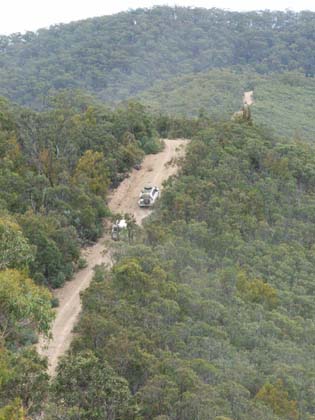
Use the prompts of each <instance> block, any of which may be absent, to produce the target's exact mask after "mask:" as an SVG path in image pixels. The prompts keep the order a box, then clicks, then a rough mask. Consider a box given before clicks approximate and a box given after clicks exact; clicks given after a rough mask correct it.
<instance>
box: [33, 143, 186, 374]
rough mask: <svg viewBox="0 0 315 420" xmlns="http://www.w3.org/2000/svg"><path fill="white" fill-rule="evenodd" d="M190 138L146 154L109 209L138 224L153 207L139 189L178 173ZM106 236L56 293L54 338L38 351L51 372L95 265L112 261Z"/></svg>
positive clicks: (67, 340) (66, 343) (42, 343)
mask: <svg viewBox="0 0 315 420" xmlns="http://www.w3.org/2000/svg"><path fill="white" fill-rule="evenodd" d="M186 144H187V140H184V139H176V140H165V148H164V150H163V151H162V152H161V153H158V154H156V155H148V156H146V157H145V159H144V161H143V164H142V167H141V169H140V170H138V171H137V170H133V171H132V172H131V174H130V177H129V178H127V179H125V180H124V181H123V182H122V183H121V184H120V185H119V187H118V188H117V189H116V190H115V191H114V192H113V193H112V196H111V198H110V201H109V208H110V209H111V211H112V212H114V213H122V214H123V213H131V214H133V215H134V216H135V218H136V221H137V223H138V224H141V221H142V220H143V219H144V218H145V217H146V216H147V215H148V214H149V212H150V211H149V210H146V209H140V208H139V207H138V206H137V200H138V196H139V192H140V190H141V189H142V187H143V185H145V184H152V185H157V186H158V187H161V186H162V183H163V181H164V180H166V179H167V178H168V177H169V176H171V175H173V174H175V173H176V170H177V167H176V165H174V164H170V163H172V161H173V160H174V158H178V157H180V156H181V155H183V153H184V149H185V145H186ZM105 239H106V237H105V236H104V237H103V238H101V239H99V241H98V242H97V243H96V244H95V245H94V246H92V247H90V248H88V249H87V250H85V251H84V257H85V258H86V260H87V267H86V268H85V269H83V270H81V271H79V272H78V273H77V274H76V275H75V276H74V278H73V279H72V280H71V281H69V282H67V283H66V284H65V286H64V287H62V288H61V289H58V290H56V291H55V292H54V295H55V297H56V298H58V299H59V306H58V308H57V309H56V318H55V321H54V323H53V326H52V330H51V334H52V338H51V339H50V340H49V341H47V340H44V339H43V338H41V339H40V340H39V343H38V345H37V349H38V352H39V353H40V354H41V355H43V356H47V358H48V372H49V374H50V375H51V376H53V375H54V374H55V371H56V367H57V364H58V359H59V357H60V356H61V355H63V354H64V353H65V352H66V351H67V349H68V348H69V346H70V343H71V340H72V337H73V334H72V330H73V327H74V325H75V323H76V322H77V319H78V316H79V314H80V311H81V302H80V293H81V292H82V291H83V290H84V289H86V288H87V287H88V286H89V284H90V282H91V280H92V277H93V267H94V266H95V265H97V264H102V263H105V264H109V265H110V264H111V258H110V252H109V250H108V249H106V248H105V246H104V242H105Z"/></svg>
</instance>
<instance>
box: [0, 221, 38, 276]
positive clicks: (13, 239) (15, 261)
mask: <svg viewBox="0 0 315 420" xmlns="http://www.w3.org/2000/svg"><path fill="white" fill-rule="evenodd" d="M33 260H34V249H32V247H31V246H30V244H29V242H28V241H27V239H26V238H25V237H24V236H23V233H22V230H21V228H20V227H19V226H18V224H17V223H15V222H14V221H13V219H12V218H10V217H9V216H2V217H0V270H4V269H6V268H27V267H28V265H29V264H30V263H31V262H32V261H33Z"/></svg>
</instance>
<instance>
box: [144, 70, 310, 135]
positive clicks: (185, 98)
mask: <svg viewBox="0 0 315 420" xmlns="http://www.w3.org/2000/svg"><path fill="white" fill-rule="evenodd" d="M246 90H254V96H255V105H254V106H253V108H252V114H253V118H254V120H255V122H257V123H259V124H263V125H266V126H268V127H269V128H271V129H272V130H274V131H275V133H276V134H277V135H279V136H287V137H292V136H296V137H302V138H305V139H308V140H314V139H315V128H314V109H313V103H314V101H315V79H314V78H312V77H305V76H304V75H303V74H301V73H298V72H284V73H279V74H277V73H272V74H270V75H259V74H258V73H255V72H253V71H250V70H249V69H248V68H234V70H228V69H223V70H210V71H207V72H203V73H199V74H190V75H186V76H182V77H177V78H173V79H171V80H168V81H164V82H158V83H156V84H155V85H153V86H152V87H151V88H150V89H149V90H147V91H145V92H143V93H142V94H141V95H139V96H138V97H137V99H138V100H140V101H141V102H143V103H144V104H145V105H147V106H149V107H150V108H151V109H152V110H153V111H155V112H164V113H167V112H168V113H171V114H173V115H177V116H178V115H186V116H197V114H198V112H199V111H200V110H203V111H205V112H206V113H207V114H208V115H210V116H211V117H212V118H215V119H222V118H225V119H227V118H229V117H230V115H231V114H232V113H233V112H234V111H235V109H239V107H240V105H241V100H240V98H241V95H242V92H244V91H246Z"/></svg>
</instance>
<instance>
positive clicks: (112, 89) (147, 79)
mask: <svg viewBox="0 0 315 420" xmlns="http://www.w3.org/2000/svg"><path fill="white" fill-rule="evenodd" d="M313 22H314V13H311V12H302V13H299V14H296V13H293V12H286V13H284V12H269V11H265V12H248V13H237V12H229V11H224V10H219V9H211V10H206V9H198V8H196V9H191V8H177V7H176V8H170V7H156V8H153V9H149V10H148V9H139V10H135V11H131V12H126V13H120V14H117V15H114V16H105V17H101V18H94V19H88V20H85V21H80V22H75V23H71V24H67V25H58V26H54V27H51V28H50V29H48V30H46V29H41V30H39V31H38V32H36V33H32V32H27V33H26V34H24V35H21V34H13V35H12V36H10V37H5V36H2V37H0V94H2V95H4V96H7V97H9V98H11V99H13V100H15V101H17V102H19V103H22V104H29V105H32V106H36V107H42V106H43V105H44V104H45V96H46V95H47V93H48V92H50V91H53V90H59V89H64V88H80V89H85V90H88V91H90V92H93V93H95V94H97V95H98V96H99V97H100V98H101V99H102V100H104V101H107V102H115V101H117V100H121V99H125V98H128V97H130V96H131V95H135V94H137V93H138V92H141V91H143V90H144V89H146V88H148V87H150V86H151V85H152V83H154V82H155V81H157V80H164V79H169V78H170V77H174V76H175V75H182V74H187V73H197V72H200V71H205V70H207V69H210V68H223V67H229V66H231V65H239V64H241V65H244V64H246V65H247V64H248V65H251V66H254V67H255V69H256V70H258V71H259V72H261V73H266V72H269V71H282V70H285V69H296V68H299V69H300V68H301V69H303V71H304V72H305V73H306V74H313V73H314V64H315V56H314V51H315V41H314V25H313Z"/></svg>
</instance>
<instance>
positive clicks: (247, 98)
mask: <svg viewBox="0 0 315 420" xmlns="http://www.w3.org/2000/svg"><path fill="white" fill-rule="evenodd" d="M253 95H254V92H253V91H252V90H251V91H248V92H244V97H243V104H244V105H246V104H247V105H253V103H254V99H253Z"/></svg>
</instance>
